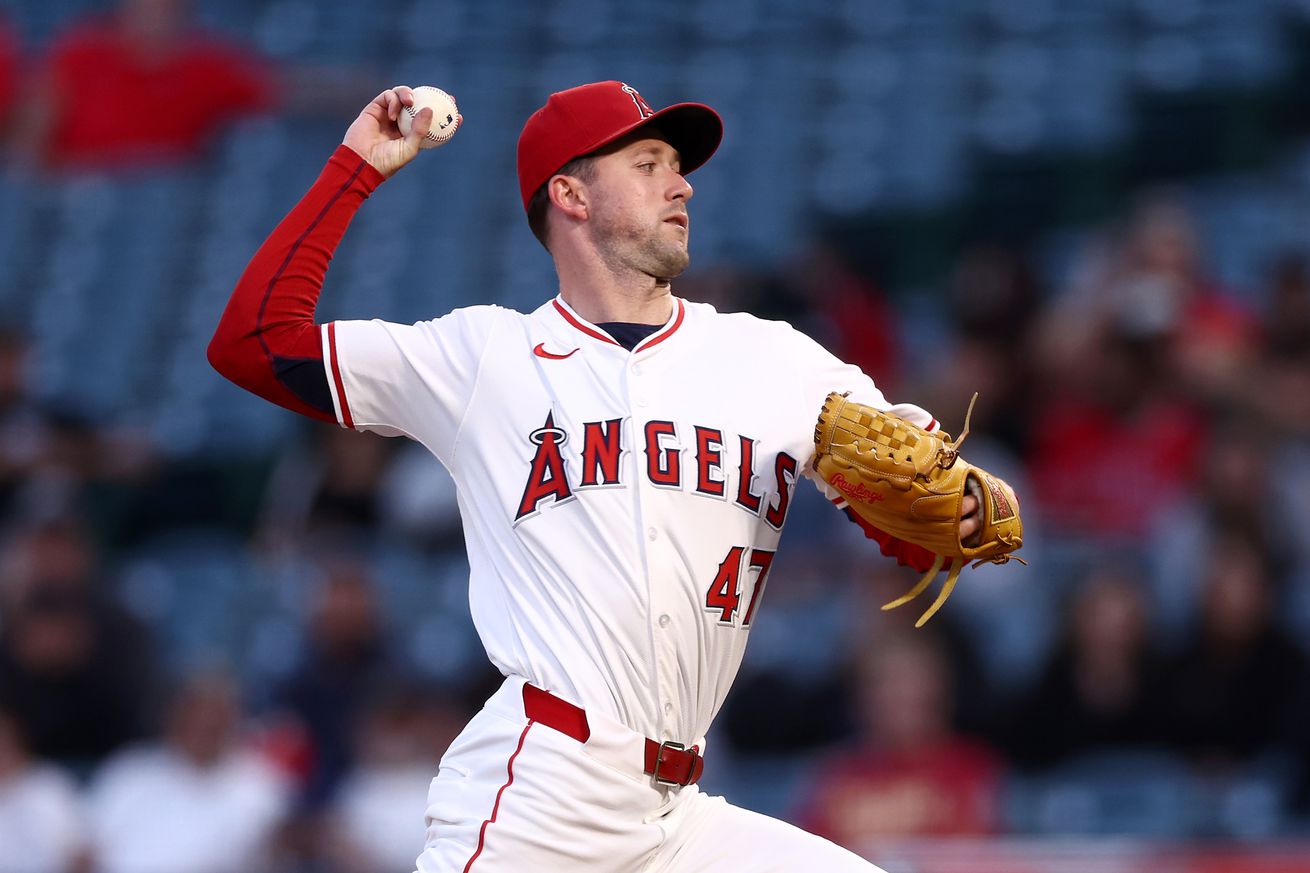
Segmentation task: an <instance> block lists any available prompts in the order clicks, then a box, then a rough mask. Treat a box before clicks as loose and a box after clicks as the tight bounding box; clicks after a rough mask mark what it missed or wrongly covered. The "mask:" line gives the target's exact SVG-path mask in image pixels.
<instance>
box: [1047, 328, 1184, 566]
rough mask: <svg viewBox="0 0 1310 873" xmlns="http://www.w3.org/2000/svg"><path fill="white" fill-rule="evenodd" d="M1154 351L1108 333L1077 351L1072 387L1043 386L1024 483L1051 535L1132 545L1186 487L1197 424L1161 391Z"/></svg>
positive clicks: (1150, 344) (1150, 343) (1153, 345)
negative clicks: (1044, 392)
mask: <svg viewBox="0 0 1310 873" xmlns="http://www.w3.org/2000/svg"><path fill="white" fill-rule="evenodd" d="M1161 351H1162V349H1161V346H1160V345H1159V344H1158V342H1156V341H1154V340H1150V339H1148V340H1142V339H1138V338H1135V337H1132V336H1128V335H1124V334H1122V333H1118V334H1110V335H1108V336H1106V337H1105V338H1104V339H1102V340H1101V341H1099V342H1097V343H1096V344H1095V345H1092V346H1090V347H1088V348H1086V349H1085V357H1084V359H1083V360H1082V362H1081V364H1080V371H1081V372H1080V374H1079V378H1078V380H1077V381H1075V382H1073V383H1072V384H1069V383H1055V384H1053V385H1050V386H1048V389H1047V391H1048V393H1049V394H1050V396H1049V397H1048V398H1046V399H1045V402H1043V403H1042V404H1041V405H1040V408H1039V412H1038V415H1037V417H1036V420H1035V421H1033V423H1032V441H1031V444H1030V445H1031V455H1030V458H1029V468H1030V471H1029V478H1030V481H1031V483H1032V486H1033V496H1034V497H1035V498H1036V502H1037V504H1038V505H1039V506H1040V508H1041V515H1042V518H1043V520H1045V521H1046V522H1048V523H1049V524H1050V525H1051V526H1052V528H1054V530H1055V531H1056V532H1058V533H1059V534H1061V535H1066V536H1076V537H1079V538H1088V537H1091V538H1100V539H1103V540H1104V539H1109V540H1118V541H1120V542H1124V541H1127V542H1139V541H1140V539H1141V538H1142V537H1143V536H1144V535H1145V534H1146V533H1147V532H1148V531H1149V530H1150V528H1151V526H1152V525H1153V524H1154V523H1155V521H1156V519H1157V518H1158V517H1159V515H1160V514H1161V513H1162V512H1164V511H1165V510H1167V509H1168V508H1169V507H1171V506H1172V505H1174V504H1175V503H1176V502H1177V501H1178V500H1179V499H1180V497H1181V496H1182V495H1183V494H1184V493H1185V492H1186V490H1187V489H1188V488H1190V487H1191V486H1192V485H1193V484H1194V480H1195V474H1196V467H1197V459H1198V455H1199V453H1200V451H1201V448H1202V447H1203V445H1204V441H1205V427H1204V424H1205V421H1204V419H1203V418H1202V417H1201V416H1200V415H1199V414H1198V411H1197V410H1196V409H1195V408H1194V407H1193V406H1192V405H1190V404H1188V403H1187V402H1185V401H1183V400H1182V399H1180V398H1179V397H1178V396H1177V394H1175V393H1173V392H1172V391H1170V390H1168V389H1167V388H1166V387H1165V386H1163V385H1162V384H1161V378H1162V377H1161V375H1160V374H1161V366H1162V363H1161V357H1160V355H1161ZM1080 385H1081V390H1080Z"/></svg>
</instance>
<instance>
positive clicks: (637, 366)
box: [632, 364, 641, 376]
mask: <svg viewBox="0 0 1310 873" xmlns="http://www.w3.org/2000/svg"><path fill="white" fill-rule="evenodd" d="M632 375H634V376H640V375H641V364H633V365H632Z"/></svg>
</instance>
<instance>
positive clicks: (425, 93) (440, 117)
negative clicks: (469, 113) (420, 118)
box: [396, 85, 464, 149]
mask: <svg viewBox="0 0 1310 873" xmlns="http://www.w3.org/2000/svg"><path fill="white" fill-rule="evenodd" d="M424 107H426V108H428V109H431V110H432V129H431V130H429V131H428V135H427V136H426V137H424V139H423V140H422V141H421V142H420V143H419V148H421V149H434V148H436V147H437V146H442V145H445V144H446V143H447V142H449V141H450V138H451V137H453V136H454V135H455V131H457V130H459V125H460V122H461V121H463V120H464V117H463V116H462V115H460V114H459V107H458V106H456V105H455V98H454V97H451V96H450V95H449V94H447V93H446V92H445V91H442V90H441V89H440V88H434V87H432V86H431V85H420V86H418V87H417V88H415V89H414V105H413V106H403V107H401V110H400V116H399V117H398V118H397V119H396V122H397V124H399V125H400V132H401V133H402V134H403V135H405V136H409V128H410V126H411V125H412V124H413V123H414V117H415V116H416V115H418V113H419V110H420V109H423V108H424Z"/></svg>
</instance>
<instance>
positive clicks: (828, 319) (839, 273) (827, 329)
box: [751, 241, 900, 395]
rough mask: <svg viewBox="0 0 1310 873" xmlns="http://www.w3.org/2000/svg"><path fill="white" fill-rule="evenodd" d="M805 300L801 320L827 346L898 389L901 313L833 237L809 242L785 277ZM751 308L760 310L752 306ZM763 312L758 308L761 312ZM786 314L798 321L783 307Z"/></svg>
mask: <svg viewBox="0 0 1310 873" xmlns="http://www.w3.org/2000/svg"><path fill="white" fill-rule="evenodd" d="M783 278H784V281H785V283H786V285H787V288H788V291H789V293H790V294H791V295H794V296H795V298H796V301H797V303H798V304H800V306H801V311H800V313H799V315H800V316H801V317H802V319H806V320H810V321H812V322H813V323H814V324H813V327H808V326H807V325H804V324H802V325H801V327H802V329H807V330H809V331H810V332H812V334H813V335H814V338H815V339H817V340H818V341H819V342H820V343H821V344H822V345H823V346H824V347H825V348H827V349H828V350H829V351H830V352H832V353H833V354H834V355H836V356H837V357H838V358H841V359H842V360H843V361H845V362H847V363H848V364H854V365H856V366H857V367H859V368H860V369H861V370H863V371H864V372H866V373H868V374H869V375H870V376H872V377H873V379H874V380H875V381H876V382H877V383H878V387H879V388H881V389H882V390H883V392H884V393H886V394H888V395H891V394H892V393H894V392H895V390H896V388H897V385H898V382H897V370H898V368H899V365H900V356H899V352H900V348H899V344H898V336H899V321H900V319H899V316H898V314H897V312H896V310H895V309H893V308H892V306H891V304H890V303H889V302H888V300H887V297H886V295H885V294H884V293H883V292H882V290H881V289H880V288H878V287H877V286H876V285H875V284H874V283H873V281H872V280H871V279H869V278H868V277H867V276H863V275H861V274H860V273H859V272H858V271H857V270H856V269H855V267H854V266H852V265H851V264H850V262H849V261H847V259H846V258H845V257H844V256H843V255H842V254H841V252H840V251H839V250H838V248H837V247H836V246H835V245H833V244H830V243H826V242H823V241H817V242H814V243H812V244H811V245H810V247H809V249H808V250H807V251H806V252H805V253H804V255H803V257H801V258H800V259H799V260H798V261H797V263H796V264H794V265H793V266H792V267H791V268H790V269H789V270H788V271H787V273H786V275H785V276H784V277H783ZM751 311H752V312H757V310H756V309H755V308H754V307H751ZM757 314H758V312H757ZM782 317H785V318H789V320H792V321H795V320H796V318H795V317H789V316H788V314H786V313H784V314H783V316H782Z"/></svg>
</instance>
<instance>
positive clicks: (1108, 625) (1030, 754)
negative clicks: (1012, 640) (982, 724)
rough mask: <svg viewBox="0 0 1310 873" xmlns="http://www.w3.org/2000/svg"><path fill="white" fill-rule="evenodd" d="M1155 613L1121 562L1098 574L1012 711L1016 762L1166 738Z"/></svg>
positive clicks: (1045, 762)
mask: <svg viewBox="0 0 1310 873" xmlns="http://www.w3.org/2000/svg"><path fill="white" fill-rule="evenodd" d="M1147 618H1148V617H1147V604H1146V599H1145V597H1144V595H1143V591H1142V582H1141V580H1140V579H1138V578H1137V577H1136V576H1135V575H1133V574H1132V573H1129V572H1127V571H1125V570H1123V569H1118V568H1115V567H1114V566H1113V565H1106V566H1104V567H1101V568H1098V569H1096V570H1094V571H1093V572H1092V574H1091V575H1090V576H1089V578H1088V579H1087V580H1086V582H1085V583H1084V584H1083V585H1082V587H1081V588H1080V590H1079V591H1078V592H1077V595H1076V597H1075V598H1074V600H1073V602H1072V604H1071V605H1070V609H1069V612H1068V617H1067V620H1066V625H1065V631H1064V635H1063V638H1062V639H1061V641H1060V643H1059V644H1058V645H1057V647H1056V649H1055V651H1054V652H1053V653H1052V655H1051V658H1050V660H1049V662H1048V663H1047V664H1046V666H1045V668H1044V669H1043V671H1042V673H1041V676H1040V677H1039V678H1038V680H1037V682H1036V684H1035V685H1034V687H1033V688H1032V690H1031V691H1030V692H1029V693H1028V694H1027V695H1025V696H1024V697H1023V699H1021V700H1019V701H1018V702H1017V703H1016V704H1015V705H1014V706H1013V707H1010V709H1009V712H1010V715H1011V720H1010V725H1009V727H1008V729H1006V730H1005V736H1004V739H1003V741H1002V744H1003V745H1004V747H1005V748H1006V750H1007V753H1008V756H1009V758H1010V760H1012V761H1014V762H1015V763H1016V764H1018V765H1020V766H1030V767H1045V766H1049V765H1052V764H1056V763H1059V762H1060V761H1062V760H1064V759H1067V758H1071V757H1075V756H1077V755H1081V754H1084V753H1089V752H1100V751H1112V750H1121V749H1131V748H1140V747H1143V746H1147V745H1151V744H1153V743H1157V742H1159V740H1160V739H1161V735H1162V733H1163V725H1162V723H1161V713H1160V706H1159V698H1160V695H1161V694H1162V693H1163V681H1164V677H1163V675H1162V662H1161V657H1160V655H1159V653H1158V652H1157V651H1156V650H1155V649H1154V648H1153V646H1152V645H1151V638H1150V636H1149V634H1148V629H1149V623H1148V621H1147Z"/></svg>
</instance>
